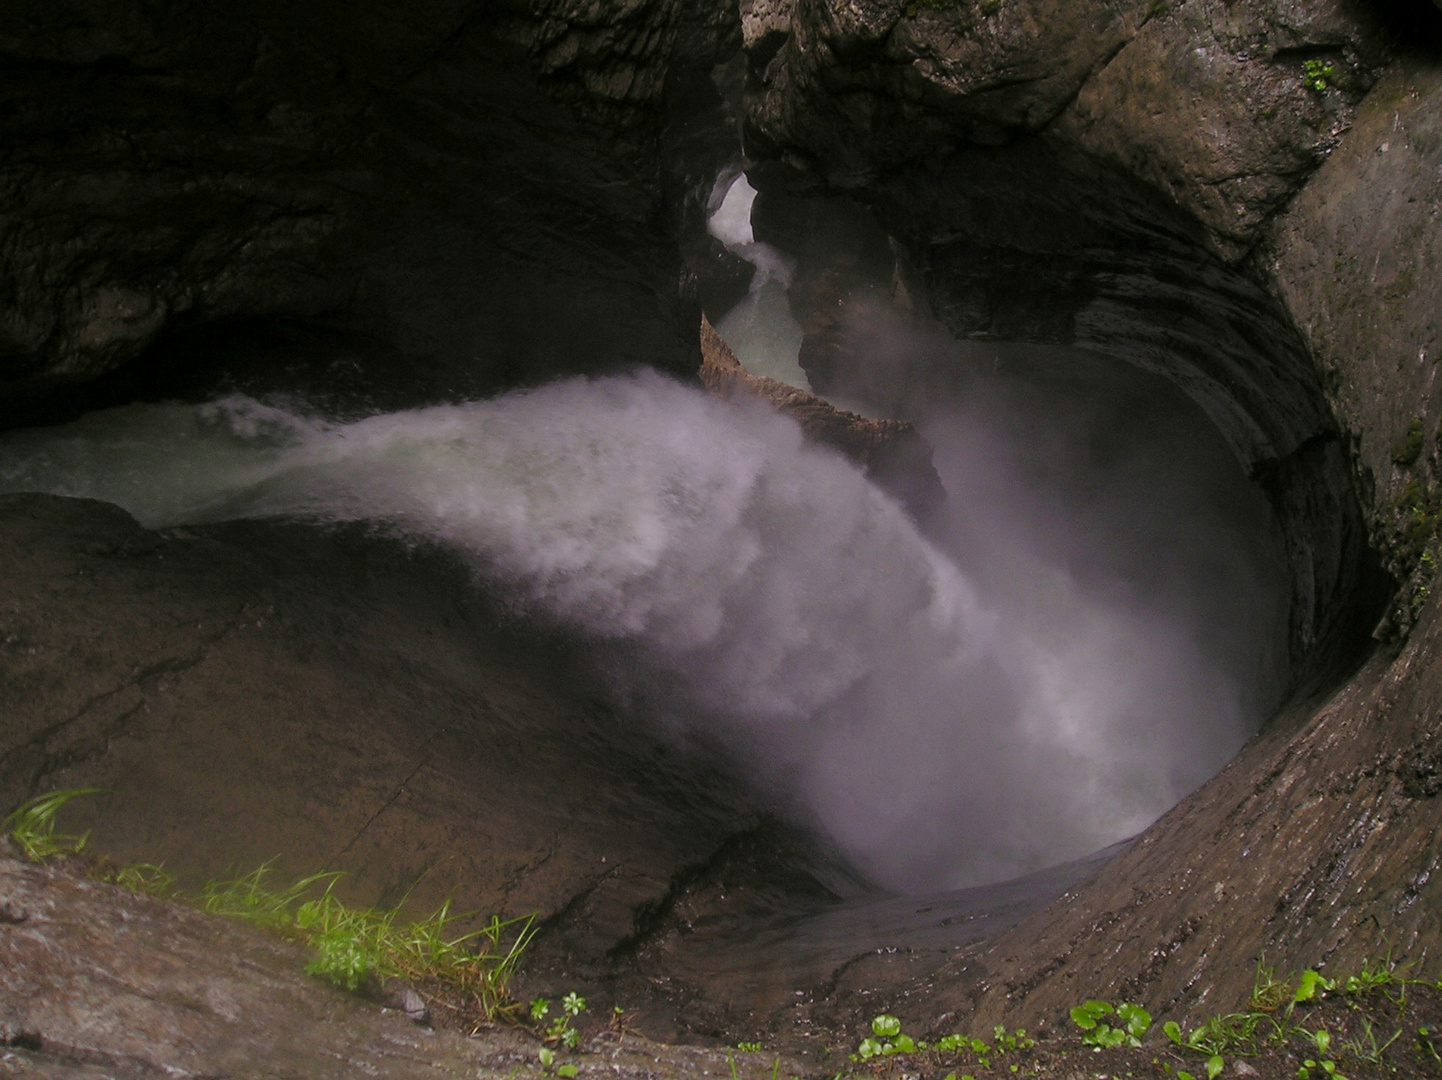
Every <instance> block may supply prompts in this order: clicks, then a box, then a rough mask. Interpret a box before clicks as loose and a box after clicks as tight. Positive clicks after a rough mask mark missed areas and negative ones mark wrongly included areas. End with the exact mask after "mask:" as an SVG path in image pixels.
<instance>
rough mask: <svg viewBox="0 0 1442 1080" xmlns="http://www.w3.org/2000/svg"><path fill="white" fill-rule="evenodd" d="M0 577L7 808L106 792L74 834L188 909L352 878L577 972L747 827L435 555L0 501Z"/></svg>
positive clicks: (700, 775) (357, 891)
mask: <svg viewBox="0 0 1442 1080" xmlns="http://www.w3.org/2000/svg"><path fill="white" fill-rule="evenodd" d="M0 565H3V566H4V567H5V573H4V575H3V577H0V696H3V699H4V701H5V708H6V717H5V724H4V726H3V729H0V803H3V804H4V805H5V806H7V807H8V806H13V805H15V804H17V803H18V802H19V801H20V800H22V799H23V798H26V797H28V796H29V795H30V794H32V793H35V792H36V791H40V790H51V789H53V788H57V787H58V788H75V787H93V788H100V789H102V793H101V794H97V795H94V796H89V797H87V798H86V799H82V800H78V801H77V802H75V803H73V804H72V805H71V806H70V807H67V809H66V826H67V827H68V828H74V829H76V830H82V829H89V830H90V831H91V834H92V843H93V845H94V848H95V850H96V851H98V852H101V853H103V854H106V855H108V856H110V857H112V858H114V859H116V860H119V861H121V862H160V863H164V864H165V865H166V866H167V867H169V868H170V869H171V870H172V871H175V872H177V873H179V874H181V875H182V876H183V877H184V878H185V880H186V881H187V882H188V883H189V885H190V886H191V887H194V886H195V885H197V884H199V882H200V881H202V880H204V879H206V878H209V877H213V876H217V875H224V874H226V873H227V872H237V871H238V872H242V873H244V872H248V871H250V870H252V869H254V868H255V867H257V866H259V865H261V864H262V863H267V862H271V864H272V866H273V870H274V872H275V874H276V875H277V878H278V879H279V880H295V879H297V878H299V877H302V876H304V875H307V874H311V873H315V872H317V871H320V870H341V871H345V873H346V876H345V877H344V878H343V879H342V880H341V882H340V884H339V885H338V889H339V891H340V895H342V896H343V897H345V898H346V899H347V900H349V901H351V902H356V903H363V904H376V903H380V904H387V905H389V904H396V903H399V902H400V901H402V900H403V899H406V900H408V903H409V905H410V909H411V910H413V911H415V912H416V914H418V915H425V914H429V912H431V911H432V910H434V909H435V908H437V907H439V906H440V904H441V903H442V902H444V901H445V900H447V899H450V900H451V901H452V903H453V906H454V910H456V911H465V912H476V913H478V914H479V915H480V916H481V917H482V918H484V917H487V916H489V915H491V914H497V915H501V916H502V917H508V916H512V915H525V914H528V913H532V912H534V913H536V914H537V915H538V918H539V919H540V920H542V922H543V923H544V924H545V931H544V933H543V934H542V937H541V940H540V941H539V942H538V943H537V954H538V955H541V954H544V955H546V956H550V957H552V958H553V959H555V960H556V961H557V962H566V963H573V964H576V965H582V966H584V965H585V964H587V963H595V962H597V961H598V960H599V959H600V958H603V957H604V956H605V955H606V953H607V951H608V950H610V949H612V948H613V947H615V946H616V945H617V944H618V943H620V942H622V941H625V940H628V939H629V938H631V937H632V935H633V934H634V933H635V932H636V921H637V919H638V918H640V917H641V916H642V915H643V914H644V913H645V912H646V911H647V910H649V909H650V908H652V907H654V906H656V905H657V904H659V903H660V902H661V901H662V900H663V899H664V897H666V895H667V894H668V891H669V890H670V889H671V888H672V883H673V879H674V878H675V877H676V876H677V875H678V874H681V873H683V871H685V870H687V869H688V868H690V867H693V866H696V865H702V864H705V863H706V862H707V860H708V859H710V858H711V857H712V856H713V855H714V854H715V853H716V851H717V850H719V849H722V848H724V847H725V846H726V845H727V843H728V841H730V840H731V839H732V838H733V837H735V836H736V835H737V834H744V833H746V832H748V831H749V830H752V829H754V828H756V827H757V826H758V824H759V815H758V814H757V812H756V811H755V810H754V809H753V808H751V806H750V804H749V803H748V797H747V796H746V795H745V794H744V793H743V792H742V790H741V788H740V787H739V785H738V784H737V783H736V782H735V781H734V780H732V779H729V778H728V777H727V775H726V774H725V773H724V772H721V771H718V770H717V769H715V768H712V767H711V766H709V765H707V764H706V762H705V761H704V760H700V759H697V758H696V757H694V756H687V755H683V754H681V753H679V752H678V751H676V750H675V749H674V748H673V747H672V746H671V745H670V744H668V743H666V742H665V741H663V740H661V739H659V738H657V737H653V736H651V735H649V734H648V733H646V732H644V731H639V730H637V729H636V728H635V727H634V726H633V725H634V721H633V720H630V719H627V718H625V717H623V716H620V715H618V714H617V713H616V712H615V711H613V710H612V709H611V708H610V707H608V706H607V705H606V704H605V701H606V699H605V697H604V696H603V695H601V693H600V692H599V688H598V687H596V686H595V685H594V684H590V683H589V682H588V676H587V675H586V674H585V672H584V670H583V669H582V668H581V667H580V666H579V665H577V664H576V663H575V662H574V660H573V658H572V657H570V656H569V655H568V653H567V649H566V646H565V644H564V642H552V643H549V644H547V643H545V642H538V641H537V640H536V639H535V638H534V637H533V638H531V639H530V641H529V643H528V642H527V640H526V639H524V638H522V637H520V636H519V635H517V634H515V633H513V632H511V631H508V630H507V629H506V627H505V625H504V623H503V622H499V621H498V619H497V615H496V612H495V611H493V610H489V611H488V610H487V608H486V606H485V603H484V601H483V600H482V599H481V598H480V597H479V594H477V593H476V592H475V591H474V590H473V589H472V588H471V587H470V583H469V580H468V577H467V575H466V573H465V572H464V571H462V570H461V569H460V568H458V567H455V566H451V565H448V564H447V563H446V562H445V560H444V559H443V558H440V557H439V556H436V557H427V556H423V555H417V554H408V553H407V552H406V551H405V550H404V549H402V548H400V547H398V546H396V545H393V544H389V543H387V542H384V541H380V540H378V539H376V538H369V539H368V538H366V537H364V536H360V535H356V534H349V535H347V534H344V533H341V534H327V533H325V532H322V531H319V530H314V529H306V528H303V527H299V526H289V527H287V526H284V525H275V524H270V525H268V524H259V523H257V524H247V525H235V526H220V527H213V528H207V529H195V530H174V531H170V532H165V533H153V532H149V531H147V530H145V529H142V528H140V527H139V526H138V525H137V524H136V523H135V522H134V520H133V519H131V518H130V517H129V515H127V514H125V513H124V512H123V511H122V510H120V509H119V508H117V507H114V506H110V505H108V504H104V503H94V502H86V501H81V500H71V499H60V498H54V497H50V496H38V495H37V496H7V497H5V498H3V499H0Z"/></svg>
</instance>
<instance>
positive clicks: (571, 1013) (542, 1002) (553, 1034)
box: [530, 990, 586, 1050]
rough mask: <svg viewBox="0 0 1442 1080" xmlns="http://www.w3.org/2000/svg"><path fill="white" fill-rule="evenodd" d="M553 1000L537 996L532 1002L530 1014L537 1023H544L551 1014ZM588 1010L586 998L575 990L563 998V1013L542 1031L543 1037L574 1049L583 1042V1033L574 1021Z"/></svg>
mask: <svg viewBox="0 0 1442 1080" xmlns="http://www.w3.org/2000/svg"><path fill="white" fill-rule="evenodd" d="M550 1011H551V1002H550V1001H549V1000H548V999H546V998H536V1000H535V1001H533V1002H531V1006H530V1016H531V1019H532V1021H534V1022H535V1023H537V1024H540V1023H542V1022H543V1021H544V1020H545V1019H546V1017H547V1016H548V1015H549V1014H550ZM585 1011H586V999H585V998H583V997H582V996H581V995H580V994H578V993H576V992H575V991H574V990H573V991H571V992H570V993H569V994H567V995H566V996H565V997H563V998H562V999H561V1015H560V1016H558V1017H556V1019H554V1020H552V1021H551V1022H550V1023H549V1024H547V1025H546V1026H545V1028H544V1029H542V1031H541V1037H542V1038H543V1039H545V1040H546V1042H550V1043H560V1044H561V1045H562V1046H564V1047H565V1048H566V1049H567V1050H574V1049H575V1048H576V1047H577V1046H579V1045H580V1043H581V1033H580V1032H579V1031H577V1030H576V1029H575V1027H574V1026H573V1025H572V1023H571V1022H572V1021H573V1020H575V1018H576V1017H578V1016H580V1015H581V1014H582V1013H583V1012H585Z"/></svg>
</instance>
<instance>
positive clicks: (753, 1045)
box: [736, 1042, 761, 1054]
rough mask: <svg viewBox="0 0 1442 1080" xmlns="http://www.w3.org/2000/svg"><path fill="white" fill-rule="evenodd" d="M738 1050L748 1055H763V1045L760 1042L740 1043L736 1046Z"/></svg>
mask: <svg viewBox="0 0 1442 1080" xmlns="http://www.w3.org/2000/svg"><path fill="white" fill-rule="evenodd" d="M736 1049H737V1050H740V1051H741V1052H743V1053H746V1054H759V1053H761V1044H760V1043H759V1042H739V1043H737V1044H736Z"/></svg>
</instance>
